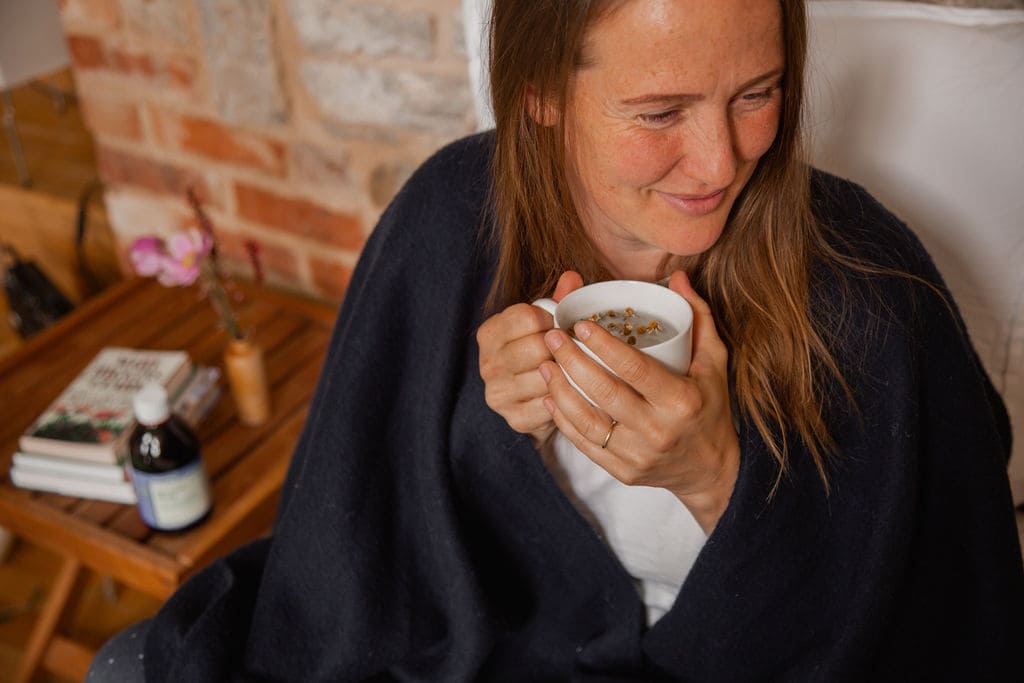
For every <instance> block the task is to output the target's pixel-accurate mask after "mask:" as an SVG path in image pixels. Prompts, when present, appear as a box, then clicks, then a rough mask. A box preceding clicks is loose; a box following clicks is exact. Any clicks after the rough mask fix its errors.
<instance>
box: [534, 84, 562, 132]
mask: <svg viewBox="0 0 1024 683" xmlns="http://www.w3.org/2000/svg"><path fill="white" fill-rule="evenodd" d="M526 110H527V112H529V114H530V118H531V119H533V120H534V121H535V122H537V124H539V125H541V126H545V127H550V126H553V125H555V124H556V123H558V121H559V120H560V119H561V118H562V114H561V112H560V111H558V107H556V106H555V105H554V103H552V102H550V101H547V102H545V101H543V100H542V99H541V98H540V96H539V95H538V94H537V89H536V88H534V87H533V85H528V86H526Z"/></svg>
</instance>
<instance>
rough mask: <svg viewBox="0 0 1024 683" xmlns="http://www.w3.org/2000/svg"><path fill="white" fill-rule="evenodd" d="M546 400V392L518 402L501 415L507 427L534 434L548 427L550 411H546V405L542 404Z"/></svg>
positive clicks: (549, 425) (522, 432)
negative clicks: (505, 413)
mask: <svg viewBox="0 0 1024 683" xmlns="http://www.w3.org/2000/svg"><path fill="white" fill-rule="evenodd" d="M546 400H548V394H547V393H545V394H544V395H543V396H538V397H536V398H534V399H531V400H529V401H525V402H523V403H518V404H516V405H515V406H513V407H512V408H511V409H510V410H509V411H508V414H507V415H505V416H503V417H505V421H506V422H507V423H508V425H509V427H511V428H512V429H514V430H515V431H517V432H519V433H520V434H534V433H536V432H538V431H540V430H542V429H545V428H548V429H550V427H551V423H552V420H551V413H550V412H548V409H547V406H546V405H545V404H544V402H545V401H546Z"/></svg>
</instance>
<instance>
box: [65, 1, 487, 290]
mask: <svg viewBox="0 0 1024 683" xmlns="http://www.w3.org/2000/svg"><path fill="white" fill-rule="evenodd" d="M60 5H61V12H62V18H63V22H64V27H65V32H66V34H67V40H68V45H69V48H70V51H71V54H72V61H73V65H72V68H73V72H74V76H75V80H76V85H77V91H78V96H79V98H80V100H81V105H82V111H83V114H84V116H85V119H86V123H87V125H88V126H89V128H90V130H91V131H92V133H93V135H94V137H95V140H96V148H97V158H98V163H99V170H100V175H101V177H102V179H103V181H104V183H105V185H106V195H105V198H106V204H107V209H108V214H109V217H110V222H111V225H112V227H113V229H114V230H115V232H116V234H117V237H118V241H119V243H120V245H121V248H122V249H126V248H127V245H128V244H130V243H131V241H132V240H133V239H134V238H135V237H137V236H139V235H144V234H152V233H158V234H159V233H167V232H169V231H172V230H175V229H178V228H181V227H183V226H186V225H188V224H189V223H190V222H191V212H190V210H189V207H188V204H187V201H186V199H185V192H186V190H187V189H188V188H190V187H192V188H194V189H195V190H196V191H197V192H198V194H199V196H200V197H201V198H202V199H203V201H204V203H205V204H206V206H207V208H208V212H209V214H210V216H211V218H212V220H213V223H214V226H215V228H216V230H217V233H218V238H219V240H220V244H221V251H222V253H223V254H224V255H225V258H226V259H227V261H228V265H229V267H231V268H232V270H234V271H235V272H237V273H238V274H239V275H241V276H245V275H247V274H249V273H250V271H251V269H250V268H249V267H248V258H247V247H246V244H247V242H249V241H255V242H256V243H257V244H258V246H259V251H260V254H261V259H262V262H263V266H264V270H265V272H266V275H267V280H268V282H269V283H270V284H272V285H275V286H280V287H284V288H287V289H291V290H295V291H300V292H304V293H306V294H309V295H311V296H315V297H318V298H324V299H327V300H334V301H337V300H340V299H341V297H342V295H343V293H344V289H345V287H346V285H347V283H348V279H349V276H350V275H351V270H352V267H353V266H354V264H355V262H356V259H357V258H358V255H359V252H360V250H361V249H362V247H363V245H364V243H365V241H366V238H367V236H368V234H369V232H370V231H371V230H372V229H373V226H374V225H375V224H376V222H377V220H378V218H379V217H380V214H381V212H382V211H383V210H384V208H385V207H386V205H387V204H388V202H389V201H390V200H391V198H392V197H393V196H394V194H395V193H396V192H397V190H398V188H399V187H400V186H401V184H402V183H403V182H404V181H405V180H406V179H407V178H408V177H409V175H410V174H411V173H412V171H413V170H414V169H415V168H416V167H417V166H418V165H419V164H420V163H421V162H422V161H423V160H424V159H426V158H427V157H428V156H429V155H430V154H431V153H432V152H433V151H434V150H436V149H437V148H438V147H440V146H441V145H443V144H444V143H446V142H448V141H450V140H453V139H455V138H457V137H461V136H462V135H465V134H467V133H469V132H472V130H473V127H474V121H473V106H472V98H471V97H470V92H469V84H468V78H467V75H466V55H465V52H464V50H463V47H462V45H463V37H462V25H461V3H460V0H61V3H60Z"/></svg>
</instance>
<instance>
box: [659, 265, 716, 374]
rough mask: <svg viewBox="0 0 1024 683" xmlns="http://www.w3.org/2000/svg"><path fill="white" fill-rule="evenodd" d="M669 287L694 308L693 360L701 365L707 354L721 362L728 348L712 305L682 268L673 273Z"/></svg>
mask: <svg viewBox="0 0 1024 683" xmlns="http://www.w3.org/2000/svg"><path fill="white" fill-rule="evenodd" d="M668 288H669V289H671V290H672V291H673V292H675V293H676V294H678V295H679V296H681V297H683V298H684V299H686V303H688V304H690V308H691V309H693V333H692V339H693V353H692V357H693V362H696V363H698V365H699V364H700V363H701V362H702V360H703V356H705V355H710V356H711V358H713V359H714V360H716V361H718V362H721V361H722V360H723V358H724V357H725V355H726V348H725V343H724V342H723V341H722V338H721V337H720V336H718V329H717V328H716V327H715V318H714V316H713V315H712V313H711V306H709V305H708V302H707V301H705V300H704V298H703V297H702V296H701V295H700V294H698V293H697V290H695V289H694V288H693V285H691V284H690V279H689V278H688V277H687V276H686V273H684V272H683V271H681V270H677V271H676V272H674V273H673V274H672V277H671V278H670V279H669V281H668ZM691 365H692V364H691Z"/></svg>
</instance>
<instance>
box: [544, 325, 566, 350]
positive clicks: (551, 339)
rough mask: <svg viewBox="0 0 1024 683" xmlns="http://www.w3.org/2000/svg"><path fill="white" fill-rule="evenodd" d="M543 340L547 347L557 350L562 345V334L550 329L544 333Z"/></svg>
mask: <svg viewBox="0 0 1024 683" xmlns="http://www.w3.org/2000/svg"><path fill="white" fill-rule="evenodd" d="M544 342H545V343H546V344H547V345H548V348H549V349H551V350H552V351H557V350H558V348H559V347H560V346H561V345H562V335H561V334H559V333H558V332H557V331H555V330H551V331H550V332H548V333H547V334H545V335H544Z"/></svg>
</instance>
